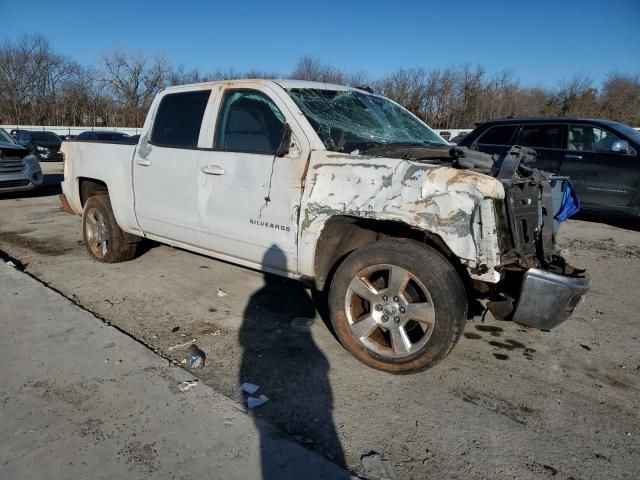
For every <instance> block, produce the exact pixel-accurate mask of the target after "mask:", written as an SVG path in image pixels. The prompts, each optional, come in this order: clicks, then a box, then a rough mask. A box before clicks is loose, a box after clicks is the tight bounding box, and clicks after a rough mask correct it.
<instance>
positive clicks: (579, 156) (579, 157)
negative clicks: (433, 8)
mask: <svg viewBox="0 0 640 480" xmlns="http://www.w3.org/2000/svg"><path fill="white" fill-rule="evenodd" d="M564 158H573V159H575V160H582V155H565V156H564Z"/></svg>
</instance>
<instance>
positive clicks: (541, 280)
mask: <svg viewBox="0 0 640 480" xmlns="http://www.w3.org/2000/svg"><path fill="white" fill-rule="evenodd" d="M587 290H589V278H588V277H586V276H584V277H568V276H565V275H560V274H557V273H551V272H546V271H544V270H540V269H537V268H531V269H529V270H527V272H526V273H525V274H524V280H523V281H522V290H521V292H520V298H519V300H518V304H517V306H516V308H515V312H514V314H513V321H514V322H517V323H521V324H523V325H528V326H530V327H535V328H539V329H540V330H551V329H552V328H553V327H555V326H557V325H559V324H560V323H562V322H564V321H565V320H566V319H567V318H569V316H570V315H571V313H572V312H573V309H574V308H575V307H576V305H577V304H578V302H579V301H580V299H581V298H582V296H583V295H584V294H585V293H587Z"/></svg>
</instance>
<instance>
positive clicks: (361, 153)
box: [61, 80, 588, 373]
mask: <svg viewBox="0 0 640 480" xmlns="http://www.w3.org/2000/svg"><path fill="white" fill-rule="evenodd" d="M62 149H63V152H64V158H65V162H64V182H63V184H62V190H63V194H62V196H61V201H62V204H63V208H65V209H66V210H67V211H70V212H74V213H76V214H78V215H82V225H83V235H84V239H85V243H86V247H87V250H88V251H89V254H90V255H91V256H93V258H95V260H97V261H99V262H122V261H126V260H130V259H132V258H134V257H135V256H136V254H137V252H138V250H139V246H140V244H141V242H142V241H144V239H151V240H154V241H158V242H161V243H165V244H168V245H172V246H175V247H180V248H183V249H186V250H191V251H194V252H198V253H201V254H204V255H208V256H211V257H214V258H218V259H222V260H226V261H230V262H234V263H236V264H239V265H242V266H245V267H249V268H253V269H257V270H260V271H264V272H267V273H271V274H276V275H281V276H285V277H289V278H294V279H299V280H301V281H304V282H306V283H307V284H309V285H310V286H312V287H313V288H316V289H322V290H326V291H327V292H328V303H329V311H330V315H331V322H332V325H333V328H334V329H335V333H336V335H337V337H338V338H339V340H340V341H341V343H342V344H343V346H344V347H345V348H346V349H347V350H348V351H349V352H350V353H351V354H353V355H354V356H355V357H356V358H357V359H359V360H360V361H362V362H363V363H365V364H366V365H369V366H371V367H373V368H377V369H380V370H384V371H387V372H392V373H409V372H414V371H419V370H422V369H425V368H428V367H431V366H433V365H435V364H436V363H437V362H439V361H440V360H442V359H443V358H444V357H445V356H446V355H447V354H448V353H449V352H450V351H451V350H452V349H453V347H454V346H455V344H456V342H457V341H458V340H459V338H460V336H461V334H462V332H463V329H464V325H465V322H466V320H467V318H468V311H469V308H468V307H469V305H470V302H471V301H472V300H474V301H476V300H481V301H482V302H484V303H483V305H486V306H487V308H489V309H490V310H491V312H492V313H493V315H494V316H495V317H497V318H500V319H504V320H512V321H515V322H518V323H521V324H524V325H528V326H531V327H535V328H539V329H542V330H548V329H551V328H553V327H555V326H556V325H558V324H559V323H561V322H562V321H564V320H566V319H567V318H568V317H569V316H570V315H571V313H572V311H573V309H574V307H575V306H576V304H577V303H578V302H579V300H580V298H581V297H582V296H583V295H584V294H585V292H586V291H587V289H588V278H587V276H586V274H585V273H584V271H582V270H579V269H576V268H573V267H572V266H571V265H569V264H568V263H567V262H566V261H565V260H564V259H563V258H562V256H561V255H560V253H559V252H558V250H557V249H556V246H555V227H554V223H555V221H556V220H555V219H554V217H555V215H556V213H557V212H558V211H559V209H560V206H559V205H558V201H557V195H554V188H553V185H554V183H556V181H555V180H553V179H552V178H551V177H550V176H549V175H547V174H545V173H544V172H540V171H537V170H535V169H532V168H530V167H529V166H528V159H529V160H530V159H531V157H532V156H533V155H535V152H533V151H532V150H529V149H526V148H520V147H513V148H511V149H510V150H509V151H508V152H507V153H505V154H503V155H501V156H500V157H499V158H497V159H495V158H493V157H491V156H489V155H486V154H483V153H480V152H474V151H471V150H467V149H464V148H457V147H452V146H451V145H449V144H447V142H446V141H444V140H443V139H442V138H441V137H440V136H438V135H437V134H436V133H435V132H434V131H433V130H432V129H430V128H429V127H428V126H427V125H426V124H424V123H423V122H422V121H421V120H419V119H418V118H417V117H415V116H414V115H412V114H411V113H410V112H408V111H407V110H405V109H404V108H402V107H401V106H399V105H398V104H396V103H394V102H392V101H391V100H389V99H386V98H384V97H382V96H379V95H375V94H372V93H370V92H369V91H368V90H367V89H359V88H350V87H345V86H340V85H329V84H325V83H317V82H306V81H296V80H235V81H220V82H211V83H203V84H196V85H184V86H176V87H170V88H167V89H165V90H163V91H162V92H160V93H159V94H158V95H157V97H156V98H155V100H154V102H153V104H152V106H151V109H150V111H149V113H148V116H147V118H146V121H145V124H144V127H143V130H142V133H141V136H140V139H139V142H138V144H137V145H127V144H123V143H117V142H112V143H109V142H83V141H70V142H64V144H63V147H62ZM554 199H556V200H554ZM556 219H557V218H556ZM283 301H286V299H283ZM476 303H477V302H476Z"/></svg>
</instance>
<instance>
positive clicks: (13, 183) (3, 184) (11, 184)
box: [0, 180, 31, 188]
mask: <svg viewBox="0 0 640 480" xmlns="http://www.w3.org/2000/svg"><path fill="white" fill-rule="evenodd" d="M29 183H31V182H29V180H4V181H2V180H0V188H16V187H26V186H27V185H29Z"/></svg>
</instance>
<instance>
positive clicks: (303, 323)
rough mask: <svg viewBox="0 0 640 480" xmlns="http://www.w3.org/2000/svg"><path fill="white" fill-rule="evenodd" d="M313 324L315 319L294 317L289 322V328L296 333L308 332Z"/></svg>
mask: <svg viewBox="0 0 640 480" xmlns="http://www.w3.org/2000/svg"><path fill="white" fill-rule="evenodd" d="M314 323H315V318H311V317H296V318H294V319H293V320H292V321H291V328H292V329H294V330H296V331H298V332H309V331H311V327H313V324H314Z"/></svg>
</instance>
